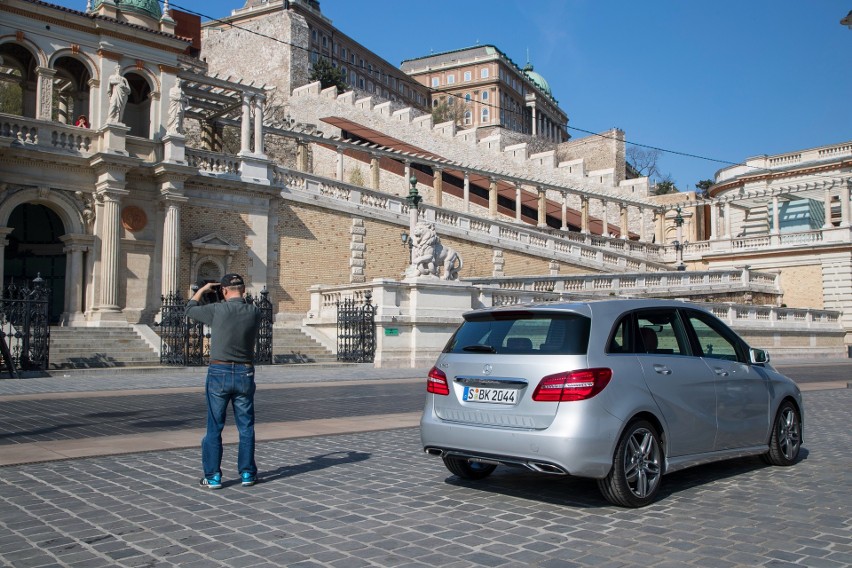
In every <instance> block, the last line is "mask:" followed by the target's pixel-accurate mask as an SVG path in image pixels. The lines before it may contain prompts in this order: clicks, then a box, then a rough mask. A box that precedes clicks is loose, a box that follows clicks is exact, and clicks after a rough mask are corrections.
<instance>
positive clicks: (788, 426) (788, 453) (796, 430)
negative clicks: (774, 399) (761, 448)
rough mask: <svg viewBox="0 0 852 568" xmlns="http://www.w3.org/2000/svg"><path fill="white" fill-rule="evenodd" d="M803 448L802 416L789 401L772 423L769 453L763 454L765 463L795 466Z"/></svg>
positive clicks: (782, 406)
mask: <svg viewBox="0 0 852 568" xmlns="http://www.w3.org/2000/svg"><path fill="white" fill-rule="evenodd" d="M801 448H802V416H801V414H799V410H798V409H797V408H796V406H795V405H794V404H793V403H792V402H790V401H787V402H785V403H784V404H782V405H781V407H780V408H779V409H778V414H776V416H775V421H774V422H773V423H772V435H771V436H770V437H769V451H768V452H766V453H765V454H763V456H762V457H763V461H765V462H766V463H768V464H769V465H781V466H788V465H793V464H794V463H796V459H797V458H798V457H799V450H801Z"/></svg>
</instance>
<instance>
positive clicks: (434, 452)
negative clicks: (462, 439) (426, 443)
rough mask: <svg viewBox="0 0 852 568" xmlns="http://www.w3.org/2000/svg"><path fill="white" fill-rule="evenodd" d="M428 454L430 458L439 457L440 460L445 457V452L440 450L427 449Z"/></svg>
mask: <svg viewBox="0 0 852 568" xmlns="http://www.w3.org/2000/svg"><path fill="white" fill-rule="evenodd" d="M426 453H427V454H429V455H430V456H437V457H439V458H442V457H444V450H441V449H439V448H426Z"/></svg>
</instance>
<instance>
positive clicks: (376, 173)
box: [370, 154, 382, 191]
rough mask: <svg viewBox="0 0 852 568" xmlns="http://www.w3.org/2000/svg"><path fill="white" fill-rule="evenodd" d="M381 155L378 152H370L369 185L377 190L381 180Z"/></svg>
mask: <svg viewBox="0 0 852 568" xmlns="http://www.w3.org/2000/svg"><path fill="white" fill-rule="evenodd" d="M381 159H382V157H381V156H380V155H379V154H370V186H371V187H372V188H373V189H375V190H377V191H378V190H379V189H380V188H381V182H382V168H381V165H380V162H379V161H380V160H381Z"/></svg>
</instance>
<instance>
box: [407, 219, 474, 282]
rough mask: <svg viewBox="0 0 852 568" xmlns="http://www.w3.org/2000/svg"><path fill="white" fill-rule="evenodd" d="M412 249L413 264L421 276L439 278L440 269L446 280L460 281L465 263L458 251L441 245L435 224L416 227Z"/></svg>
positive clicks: (423, 224) (421, 224)
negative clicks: (460, 271)
mask: <svg viewBox="0 0 852 568" xmlns="http://www.w3.org/2000/svg"><path fill="white" fill-rule="evenodd" d="M412 248H413V254H412V264H413V265H414V267H415V269H416V270H417V273H418V275H419V276H435V277H437V276H438V269H439V267H440V268H443V269H444V274H443V279H444V280H458V278H459V270H461V269H462V267H463V266H464V262H463V261H462V259H461V256H460V255H459V253H458V251H456V250H455V249H454V248H452V247H447V246H444V245H443V244H441V240H440V239H439V238H438V233H437V231H435V225H434V224H432V223H424V222H420V223H417V225H415V227H414V235H413V245H412Z"/></svg>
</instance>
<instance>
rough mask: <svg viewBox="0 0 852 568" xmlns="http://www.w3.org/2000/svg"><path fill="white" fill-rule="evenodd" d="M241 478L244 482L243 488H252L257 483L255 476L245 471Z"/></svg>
mask: <svg viewBox="0 0 852 568" xmlns="http://www.w3.org/2000/svg"><path fill="white" fill-rule="evenodd" d="M240 477H241V478H242V480H243V487H251V486H252V485H254V484H255V482H256V481H257V479H256V478H255V476H254V475H252V474H251V473H249V472H247V471H244V472H243V473H242V475H240Z"/></svg>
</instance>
